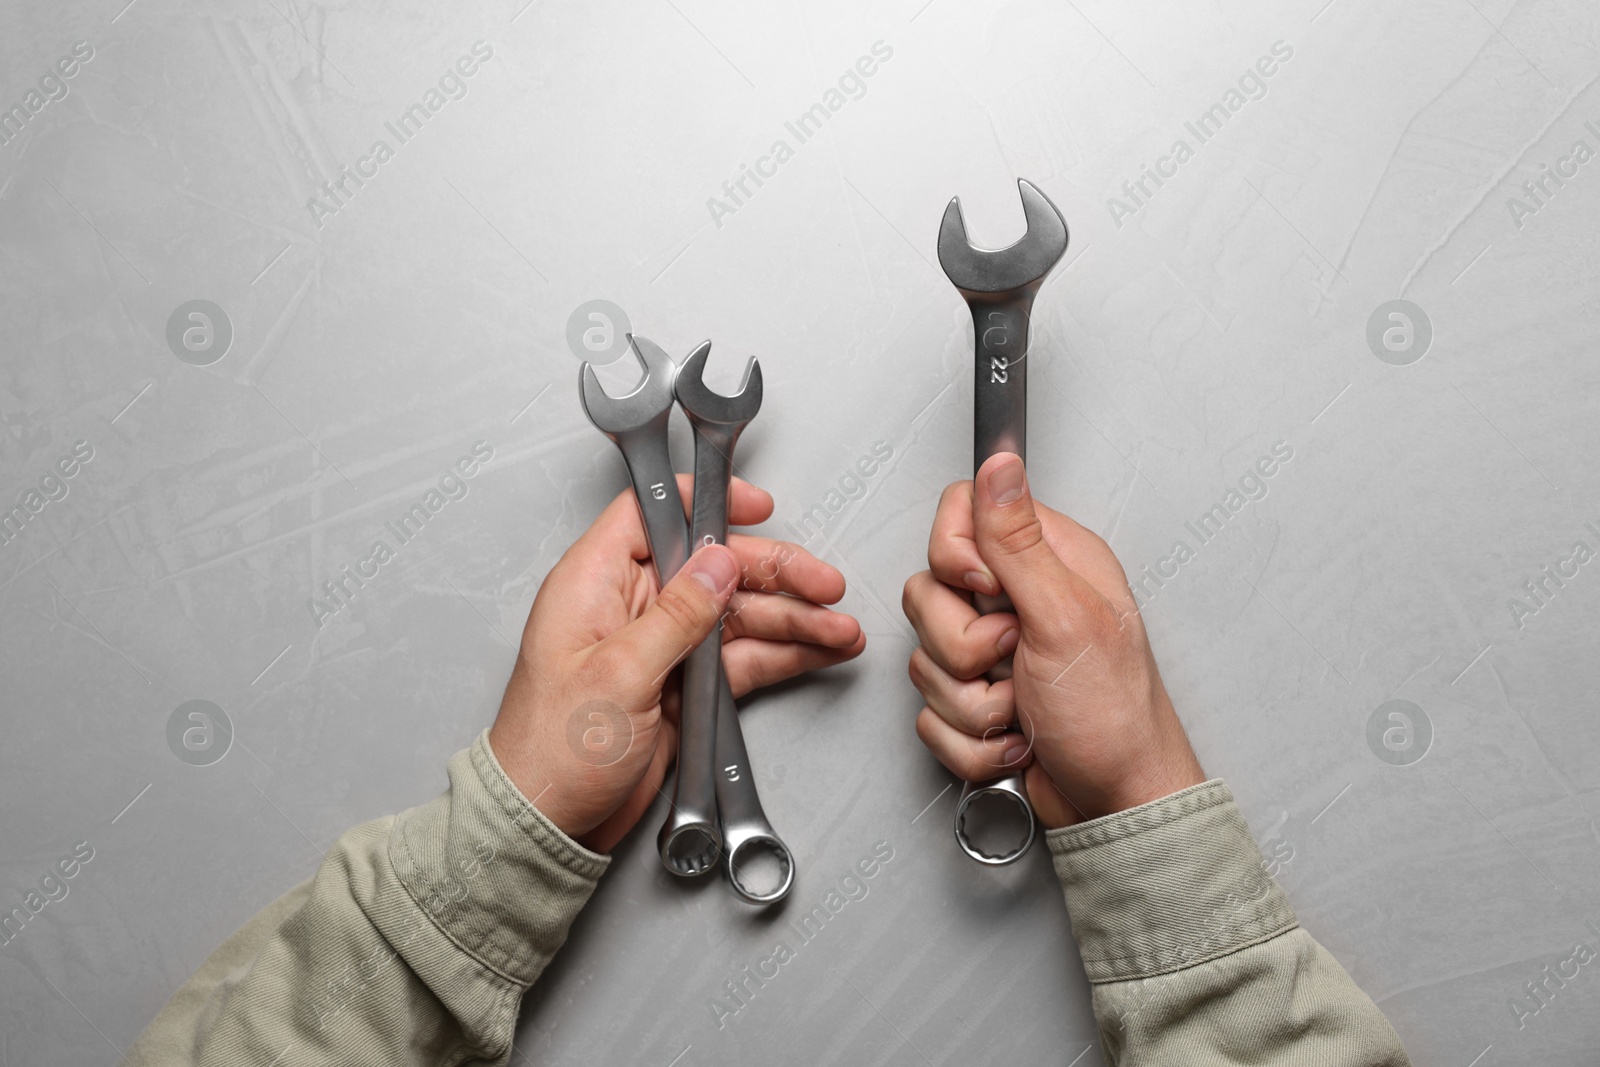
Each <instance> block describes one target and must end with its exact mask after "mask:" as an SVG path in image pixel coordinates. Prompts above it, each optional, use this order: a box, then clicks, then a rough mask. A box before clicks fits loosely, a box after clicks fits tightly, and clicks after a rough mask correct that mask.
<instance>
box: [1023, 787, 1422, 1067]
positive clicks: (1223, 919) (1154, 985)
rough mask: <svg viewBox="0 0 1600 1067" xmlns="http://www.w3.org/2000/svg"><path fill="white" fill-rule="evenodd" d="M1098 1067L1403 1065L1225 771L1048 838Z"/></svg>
mask: <svg viewBox="0 0 1600 1067" xmlns="http://www.w3.org/2000/svg"><path fill="white" fill-rule="evenodd" d="M1046 840H1047V841H1048V842H1049V844H1050V852H1051V854H1052V856H1053V858H1054V861H1055V868H1056V874H1057V876H1058V877H1059V878H1060V879H1061V885H1062V889H1063V891H1064V892H1065V894H1066V898H1067V912H1068V914H1069V916H1070V917H1071V919H1072V931H1073V933H1074V934H1075V935H1076V937H1077V939H1078V948H1079V950H1080V952H1081V953H1082V955H1083V966H1084V970H1085V972H1087V974H1088V976H1089V981H1090V983H1091V988H1092V990H1093V996H1094V1012H1095V1017H1096V1019H1097V1020H1098V1022H1099V1025H1100V1046H1101V1049H1102V1051H1103V1052H1104V1054H1105V1059H1106V1062H1107V1063H1108V1064H1113V1065H1115V1064H1121V1065H1128V1067H1132V1065H1138V1067H1155V1065H1158V1064H1160V1065H1169V1064H1170V1065H1173V1067H1180V1065H1181V1067H1223V1065H1228V1064H1237V1063H1251V1064H1261V1065H1272V1064H1285V1065H1287V1064H1293V1065H1295V1067H1380V1065H1381V1067H1409V1065H1410V1063H1411V1060H1410V1059H1409V1058H1408V1057H1407V1056H1406V1052H1405V1049H1404V1048H1402V1047H1401V1045H1400V1039H1399V1038H1398V1037H1397V1036H1395V1032H1394V1030H1393V1029H1392V1028H1391V1027H1390V1026H1389V1023H1388V1020H1386V1019H1385V1018H1384V1017H1383V1013H1382V1012H1380V1011H1379V1010H1378V1008H1377V1006H1376V1005H1375V1004H1373V1003H1372V1001H1371V1000H1370V999H1368V998H1367V996H1366V994H1364V993H1362V992H1361V990H1360V989H1358V988H1357V987H1356V984H1355V983H1354V982H1352V981H1351V980H1350V976H1349V975H1347V974H1346V973H1345V972H1344V968H1342V967H1340V966H1339V963H1338V961H1337V960H1335V959H1334V958H1333V957H1332V956H1330V955H1329V954H1328V952H1327V950H1326V949H1324V948H1323V947H1322V946H1321V945H1319V944H1317V943H1316V942H1315V941H1314V940H1312V939H1311V936H1310V935H1309V934H1307V933H1306V932H1305V931H1304V930H1302V929H1300V926H1299V924H1298V923H1297V922H1296V921H1295V916H1294V912H1293V911H1292V910H1291V909H1290V907H1289V902H1288V900H1287V899H1286V898H1285V897H1284V895H1283V890H1282V889H1280V888H1279V887H1278V884H1277V883H1276V882H1274V881H1273V880H1272V878H1271V877H1269V876H1268V874H1267V872H1266V870H1265V864H1264V863H1263V861H1262V857H1261V850H1260V849H1259V848H1258V847H1257V846H1256V842H1255V839H1254V838H1252V837H1251V836H1250V829H1249V827H1248V826H1246V825H1245V821H1244V816H1243V815H1242V814H1241V813H1240V811H1239V807H1238V805H1237V804H1235V803H1234V800H1233V793H1232V792H1231V791H1230V790H1229V789H1228V787H1227V785H1226V784H1225V783H1224V782H1222V781H1221V780H1217V779H1214V780H1212V781H1209V782H1205V783H1202V784H1200V785H1196V786H1191V787H1190V788H1188V789H1185V790H1183V791H1182V792H1178V793H1174V794H1172V795H1171V796H1169V797H1164V798H1162V799H1161V800H1157V801H1153V802H1151V803H1149V804H1145V805H1143V806H1141V807H1137V808H1133V809H1130V810H1128V811H1123V812H1118V813H1117V814H1115V815H1108V816H1106V817H1105V818H1102V819H1094V820H1092V821H1090V822H1085V823H1080V824H1078V825H1077V826H1069V827H1065V828H1063V829H1060V830H1052V831H1050V832H1049V834H1047V835H1046Z"/></svg>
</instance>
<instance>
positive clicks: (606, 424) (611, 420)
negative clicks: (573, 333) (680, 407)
mask: <svg viewBox="0 0 1600 1067" xmlns="http://www.w3.org/2000/svg"><path fill="white" fill-rule="evenodd" d="M628 347H629V348H630V349H632V351H633V358H634V359H636V360H638V362H639V367H640V369H641V370H643V371H644V378H643V380H641V381H640V382H639V384H638V385H637V386H636V387H635V388H634V390H633V391H632V392H630V393H626V394H624V395H622V396H611V395H610V394H609V393H607V392H606V391H605V390H604V389H602V388H601V387H600V378H599V376H598V375H596V374H595V372H594V367H593V366H591V365H590V364H588V363H585V364H584V365H583V369H582V370H580V371H579V372H578V373H579V383H580V388H579V395H580V396H581V397H582V398H583V411H584V414H586V415H588V416H589V421H590V422H592V423H594V424H595V426H596V427H598V428H599V429H600V431H601V432H602V433H606V434H610V435H611V436H613V437H615V436H616V435H617V434H622V433H628V432H629V431H631V430H637V429H639V428H641V427H644V426H648V425H650V423H652V422H654V421H655V420H657V419H664V418H666V417H667V415H669V414H670V413H671V411H672V397H673V391H672V390H673V380H674V378H675V377H676V376H677V373H678V366H677V364H676V363H674V362H673V361H672V357H671V356H669V355H667V354H666V352H664V351H663V350H662V348H661V346H660V345H658V344H656V343H655V342H654V341H651V340H649V339H648V338H645V337H640V336H638V335H637V334H631V333H630V334H629V335H628Z"/></svg>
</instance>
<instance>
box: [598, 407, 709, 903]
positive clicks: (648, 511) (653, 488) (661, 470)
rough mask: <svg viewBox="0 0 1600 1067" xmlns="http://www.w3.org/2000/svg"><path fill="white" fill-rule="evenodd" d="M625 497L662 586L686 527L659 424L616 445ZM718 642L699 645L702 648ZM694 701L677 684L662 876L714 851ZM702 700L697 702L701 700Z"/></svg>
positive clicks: (685, 551) (701, 869)
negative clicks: (634, 508) (627, 484)
mask: <svg viewBox="0 0 1600 1067" xmlns="http://www.w3.org/2000/svg"><path fill="white" fill-rule="evenodd" d="M618 445H619V447H621V449H622V458H623V461H624V462H625V463H626V464H627V466H628V476H629V478H631V479H632V481H633V493H634V496H635V497H637V498H638V500H639V512H640V514H641V515H642V516H643V518H644V533H645V540H646V541H647V542H648V543H649V545H650V558H651V559H652V560H653V561H654V563H655V568H656V578H657V580H658V581H659V582H660V584H661V585H662V586H663V587H665V586H666V584H667V583H668V582H670V581H671V580H672V578H673V576H674V575H676V574H677V573H678V571H679V570H681V569H682V568H683V565H684V563H685V562H686V561H687V560H688V558H689V523H688V520H687V519H686V518H685V517H684V514H683V499H682V497H680V496H679V494H678V477H677V475H676V474H675V473H673V470H672V454H671V452H670V451H669V449H668V447H667V432H666V422H665V421H664V420H663V422H662V423H661V425H660V427H659V428H655V427H652V428H650V429H648V430H646V431H642V432H640V433H638V434H636V435H634V436H631V437H627V438H624V439H622V440H620V441H618ZM714 640H715V641H717V643H718V644H720V639H718V638H715V637H712V638H707V639H706V642H705V643H706V644H710V643H712V642H713V641H714ZM710 696H711V701H710V702H700V703H697V702H696V701H695V699H694V696H693V693H692V692H691V690H690V688H689V679H688V677H687V674H686V676H685V678H684V685H683V701H682V706H681V716H680V726H679V740H678V774H677V780H676V783H675V784H674V786H673V795H672V811H671V813H670V814H669V815H668V816H667V821H666V823H664V824H663V825H662V827H661V833H660V835H659V836H658V837H657V839H656V848H657V851H658V852H659V853H660V855H661V862H662V864H663V865H664V866H665V867H666V868H667V870H668V871H670V872H672V873H673V874H676V875H678V876H680V877H689V876H691V875H697V874H704V873H705V872H706V871H708V870H710V869H711V867H712V866H714V865H715V863H716V859H717V852H718V851H719V850H720V849H721V847H722V837H721V832H720V830H719V828H718V826H717V798H716V786H715V783H714V781H713V775H714V774H715V766H714V750H713V746H714V745H715V742H716V720H715V716H716V704H715V696H716V694H715V690H714V689H713V690H712V692H711V694H710ZM702 701H704V698H702Z"/></svg>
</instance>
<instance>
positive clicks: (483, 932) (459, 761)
mask: <svg viewBox="0 0 1600 1067" xmlns="http://www.w3.org/2000/svg"><path fill="white" fill-rule="evenodd" d="M448 772H449V776H450V789H449V792H447V793H446V794H445V795H444V796H442V797H440V798H438V799H437V800H435V801H433V802H431V803H429V804H424V805H422V806H421V807H418V808H412V809H411V810H409V811H406V812H403V813H401V814H400V815H399V816H398V817H397V818H396V821H395V827H394V832H393V833H392V834H391V835H390V838H389V858H390V862H391V863H392V864H393V867H394V871H395V874H396V876H397V877H398V878H399V880H400V883H401V884H402V885H403V886H404V887H405V889H406V892H407V893H409V894H410V896H411V897H412V899H413V900H414V901H415V902H416V904H417V905H418V906H419V907H420V908H421V909H422V911H423V912H424V913H426V915H427V916H428V918H429V919H431V920H432V923H433V925H435V926H436V927H438V929H439V930H440V931H441V932H443V934H444V935H445V936H446V937H447V938H448V939H449V940H450V941H451V942H454V944H455V945H456V946H457V947H459V948H460V949H462V950H464V951H465V952H467V953H468V954H470V955H471V956H472V957H473V958H474V959H476V960H477V961H478V962H479V963H481V964H483V965H484V966H486V967H488V968H490V969H491V970H493V971H495V972H497V973H498V974H499V975H501V976H503V977H505V978H506V979H508V980H510V981H512V982H514V983H516V984H518V985H520V986H524V987H526V986H528V985H531V984H532V983H533V981H534V979H535V978H537V977H538V975H539V973H540V972H541V971H542V970H543V969H544V967H545V966H546V964H548V963H549V962H550V959H551V957H553V956H554V955H555V953H556V950H557V949H559V948H560V947H561V945H562V944H564V943H565V942H566V939H567V931H568V929H569V928H570V927H571V925H572V921H573V919H575V918H576V917H577V915H578V912H579V911H581V910H582V908H583V906H584V905H585V904H586V903H588V900H589V897H590V895H591V894H593V892H594V890H595V887H596V885H597V884H598V883H599V878H600V875H601V874H602V873H604V871H605V869H606V867H607V866H609V864H610V862H611V860H610V857H608V856H602V855H599V854H598V853H594V852H590V851H589V850H588V849H586V848H584V847H583V846H582V845H580V844H578V843H577V842H576V841H574V840H572V838H570V837H568V836H567V835H566V834H564V833H562V832H561V831H560V830H559V829H557V828H556V826H555V824H554V823H552V822H550V820H549V819H547V818H545V816H544V815H543V814H542V813H541V812H540V811H539V810H538V809H537V808H535V807H534V806H533V805H532V804H531V803H529V802H528V800H527V798H525V797H524V796H523V795H522V794H521V793H520V792H519V791H518V790H517V787H516V786H515V785H513V784H512V783H511V779H510V778H508V777H507V776H506V773H505V771H504V770H503V769H502V768H501V766H500V763H499V761H498V760H496V759H495V756H494V753H493V752H492V751H491V750H490V748H489V741H488V731H484V732H483V733H482V734H480V735H479V736H478V738H477V740H476V741H474V742H473V744H472V746H471V747H470V748H468V749H466V750H464V751H462V752H458V753H456V755H455V756H453V757H451V759H450V763H449V767H448Z"/></svg>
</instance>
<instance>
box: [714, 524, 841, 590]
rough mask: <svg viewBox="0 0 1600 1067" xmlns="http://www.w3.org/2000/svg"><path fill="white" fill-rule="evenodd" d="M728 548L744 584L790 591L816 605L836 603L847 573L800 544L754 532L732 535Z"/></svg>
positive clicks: (750, 587)
mask: <svg viewBox="0 0 1600 1067" xmlns="http://www.w3.org/2000/svg"><path fill="white" fill-rule="evenodd" d="M728 547H729V548H731V549H733V551H734V554H735V555H737V556H738V557H739V565H740V567H741V568H742V574H741V578H740V581H741V584H743V586H744V587H745V588H746V589H758V590H761V591H762V592H766V593H788V594H790V595H791V596H797V597H804V598H805V599H807V600H810V601H812V602H813V603H816V604H837V603H838V602H839V601H840V599H841V598H843V596H844V588H845V585H844V575H842V574H840V573H839V569H838V568H837V567H834V566H833V565H831V564H828V563H824V562H822V560H820V559H818V558H817V557H816V556H813V555H812V554H811V553H809V552H807V551H806V550H805V549H803V548H801V547H800V546H799V545H795V544H790V543H789V542H788V541H778V540H775V539H773V538H771V537H758V536H756V535H755V534H733V535H732V536H730V537H729V538H728Z"/></svg>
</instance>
